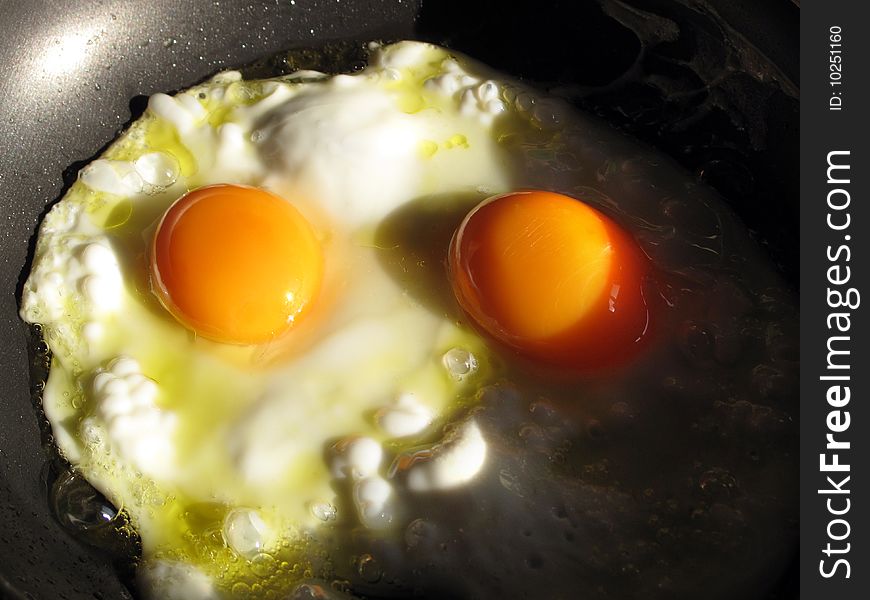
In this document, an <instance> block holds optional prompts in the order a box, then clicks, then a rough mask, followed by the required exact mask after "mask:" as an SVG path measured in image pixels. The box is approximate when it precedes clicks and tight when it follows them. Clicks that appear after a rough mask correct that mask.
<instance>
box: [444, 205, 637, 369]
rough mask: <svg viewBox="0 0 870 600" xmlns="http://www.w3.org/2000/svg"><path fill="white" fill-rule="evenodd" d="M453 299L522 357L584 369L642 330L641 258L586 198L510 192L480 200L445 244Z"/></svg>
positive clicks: (613, 357) (632, 348)
mask: <svg viewBox="0 0 870 600" xmlns="http://www.w3.org/2000/svg"><path fill="white" fill-rule="evenodd" d="M448 263H449V264H448V266H449V270H450V276H451V280H452V285H453V289H454V292H455V294H456V297H457V299H458V301H459V304H460V305H461V306H462V308H463V310H465V311H466V312H467V313H468V314H469V315H470V316H471V318H472V319H473V320H474V321H475V322H476V323H477V324H478V325H479V326H480V327H481V328H482V329H484V330H485V331H486V332H487V333H488V334H489V335H491V336H492V337H494V338H496V339H497V340H499V341H501V342H503V343H504V344H507V345H508V346H510V347H512V348H514V349H515V350H517V351H519V352H520V353H521V354H524V355H526V356H529V357H532V358H535V359H538V360H542V361H544V362H547V363H550V364H555V365H559V366H564V367H568V368H574V369H577V370H585V369H588V368H597V367H607V366H613V365H616V364H619V363H621V362H623V361H625V360H626V359H628V358H630V357H631V356H633V355H634V354H635V352H636V351H637V349H638V348H639V346H640V343H641V341H642V340H643V339H644V337H645V336H646V334H647V331H648V326H649V314H648V312H649V311H648V308H647V303H646V300H645V298H644V295H643V289H642V285H643V279H644V277H645V275H646V270H647V259H646V257H645V256H644V255H643V253H642V252H641V251H640V248H639V247H638V246H637V244H636V243H635V241H634V240H633V239H632V238H631V237H630V236H629V235H628V234H627V233H626V232H625V231H623V230H622V229H621V228H620V226H619V225H617V224H616V223H615V222H613V221H612V220H611V219H609V218H608V217H606V216H605V215H603V214H602V213H600V212H599V211H597V210H595V209H594V208H592V207H591V206H589V205H587V204H584V203H583V202H581V201H579V200H576V199H574V198H571V197H568V196H564V195H562V194H557V193H552V192H542V191H529V192H515V193H510V194H505V195H503V196H497V197H495V198H491V199H489V200H486V201H484V202H482V203H481V204H479V205H478V206H477V207H476V208H475V209H473V210H472V211H471V212H470V213H469V214H468V215H467V216H466V217H465V219H464V220H463V222H462V224H461V225H460V226H459V228H458V229H457V230H456V233H455V234H454V236H453V240H452V242H451V245H450V254H449V259H448Z"/></svg>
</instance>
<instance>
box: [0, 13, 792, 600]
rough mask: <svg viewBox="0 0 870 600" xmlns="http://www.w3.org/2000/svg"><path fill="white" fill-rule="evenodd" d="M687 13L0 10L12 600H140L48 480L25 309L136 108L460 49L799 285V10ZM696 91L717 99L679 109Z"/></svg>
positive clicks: (2, 555)
mask: <svg viewBox="0 0 870 600" xmlns="http://www.w3.org/2000/svg"><path fill="white" fill-rule="evenodd" d="M685 4H689V3H688V2H686V3H685ZM691 4H692V6H693V7H694V8H691V9H690V8H687V7H686V6H684V5H683V3H680V2H677V1H673V0H660V1H653V2H639V1H629V2H628V3H620V2H616V1H614V0H602V3H601V5H599V3H598V2H585V3H584V2H574V1H573V0H566V1H563V2H559V1H554V2H551V3H548V4H546V5H541V4H540V3H536V4H534V5H532V4H531V3H530V4H528V8H527V9H525V10H519V9H516V8H513V7H512V5H510V4H509V3H504V2H486V1H474V0H465V1H455V0H449V1H445V2H435V1H434V0H433V1H424V2H422V6H421V2H420V1H419V0H404V1H403V0H359V1H353V0H340V1H339V0H295V1H293V0H274V1H262V2H248V1H246V0H214V1H213V0H187V1H184V2H178V1H167V0H152V1H151V2H135V1H133V0H68V1H66V2H63V3H58V2H47V1H45V0H34V1H31V2H14V1H12V0H0V65H2V67H3V68H2V71H0V144H2V148H3V150H2V153H0V212H2V215H3V216H2V221H0V222H2V223H3V230H2V231H3V233H2V239H0V244H2V264H0V277H2V281H0V290H3V292H2V294H0V310H2V319H0V327H2V329H0V336H2V342H3V348H4V351H3V354H2V364H0V377H2V381H0V390H2V393H0V597H10V598H39V599H42V598H69V599H84V598H88V599H93V598H103V599H111V598H127V597H130V593H129V592H128V591H127V590H126V588H124V586H123V585H122V584H121V583H120V582H119V580H118V578H117V576H116V574H115V571H114V570H113V568H112V566H111V565H110V562H109V561H108V560H107V558H106V557H105V555H104V554H103V553H101V552H100V551H98V550H96V549H94V548H91V547H89V546H87V545H84V544H82V543H80V542H78V541H76V540H75V539H74V538H73V537H71V536H70V535H68V533H67V532H66V531H65V530H64V529H63V528H62V527H61V526H60V524H59V523H58V522H57V520H56V519H54V518H53V517H52V514H51V512H50V510H49V504H48V500H47V489H46V488H47V485H48V484H47V480H48V479H49V478H51V477H52V475H51V474H50V473H48V470H49V469H48V467H47V466H46V460H47V457H48V453H47V452H46V450H45V448H44V447H43V445H42V441H41V440H42V438H43V437H44V434H45V432H44V431H42V432H41V430H40V423H39V420H38V418H37V413H36V411H35V409H34V406H33V405H32V402H31V395H30V391H29V387H30V386H29V377H28V353H27V340H28V330H27V328H26V327H25V325H24V324H23V323H22V322H21V321H20V320H19V319H18V317H17V310H18V301H19V291H20V286H21V282H22V281H23V278H24V276H25V274H26V269H25V266H26V265H27V264H28V260H29V258H28V257H29V254H28V252H29V249H32V243H33V235H34V232H35V230H36V227H37V223H38V221H39V218H40V216H41V215H42V214H43V213H44V212H45V210H46V207H47V206H48V205H50V203H51V202H52V201H54V200H56V199H57V198H58V197H59V196H60V195H61V193H62V191H63V190H64V189H65V187H66V186H68V185H69V183H70V182H71V181H72V180H73V179H74V178H75V174H76V171H77V169H78V167H79V166H80V165H81V162H82V161H85V160H87V159H89V158H90V157H92V156H94V155H95V154H96V153H97V152H98V151H99V149H100V148H101V147H103V146H104V145H105V144H106V143H107V142H109V141H110V140H111V139H112V138H113V137H114V136H115V135H116V133H117V132H118V131H119V130H120V129H121V128H122V127H123V126H124V124H125V123H127V122H128V121H129V120H130V118H131V113H132V115H133V116H136V115H137V114H138V113H139V112H141V110H142V106H143V102H142V97H143V96H145V95H148V94H152V93H154V92H158V91H167V90H175V89H179V88H182V87H186V86H188V85H190V84H193V83H195V82H197V81H199V80H201V79H203V78H204V77H206V76H208V75H210V74H212V73H214V72H215V71H217V70H220V69H222V68H228V67H238V66H241V65H245V64H248V63H251V62H252V61H255V60H256V59H258V58H262V57H263V56H266V55H270V54H273V53H276V52H278V51H280V50H282V49H286V48H289V47H300V46H311V45H319V44H322V43H323V42H325V41H327V40H335V39H349V38H350V39H358V40H368V39H375V38H380V39H398V38H404V37H418V38H424V39H430V40H432V41H437V42H440V43H446V44H447V45H450V46H453V47H455V48H457V49H459V50H462V51H464V52H467V53H469V54H471V55H472V56H475V57H477V58H479V59H481V60H483V61H484V62H488V63H490V64H491V65H493V66H495V67H497V68H499V69H502V70H504V71H506V72H509V73H513V74H516V75H520V76H523V77H526V78H528V79H531V80H534V81H538V82H541V83H544V84H548V85H551V84H556V86H557V87H558V88H560V89H561V91H562V93H564V94H565V95H567V96H569V97H571V98H572V99H573V100H575V101H576V102H577V103H578V104H580V105H582V106H583V107H585V108H587V109H590V110H592V111H594V112H598V113H600V114H602V115H603V116H605V117H606V118H608V119H610V120H612V121H614V122H615V123H616V124H617V125H619V126H621V127H623V128H625V129H627V130H628V131H629V132H631V133H632V134H634V135H637V136H639V137H641V138H644V139H646V140H647V141H649V142H652V143H653V144H655V145H658V146H659V147H660V148H661V149H663V150H664V151H666V152H668V153H670V154H671V155H673V156H675V157H676V158H677V159H678V160H679V161H681V162H682V163H683V164H684V165H685V166H686V167H688V168H689V169H690V170H693V171H695V172H696V173H698V175H699V176H700V177H702V178H704V179H705V180H707V181H708V182H709V183H710V184H712V185H713V186H715V187H717V188H718V189H719V190H720V191H721V192H722V193H723V194H724V195H725V196H726V197H727V198H729V200H731V201H732V203H733V205H734V207H735V208H736V209H737V211H738V212H739V213H740V214H741V216H742V217H743V218H744V220H745V221H747V223H748V224H749V225H750V227H751V228H753V229H754V230H756V231H758V232H759V239H760V241H761V242H762V243H763V244H765V245H766V246H767V248H768V251H769V252H770V253H771V255H772V256H773V258H774V259H775V260H776V261H777V263H778V265H779V266H780V269H781V270H782V272H783V273H784V274H785V275H786V277H787V278H789V279H790V280H791V281H792V282H793V283H794V284H795V287H796V284H797V281H796V273H797V239H796V236H795V235H794V234H792V233H791V232H792V231H796V230H797V227H796V225H797V209H798V201H797V198H798V195H797V182H798V178H797V172H796V169H797V167H796V165H797V152H798V143H797V142H798V132H797V87H796V84H797V81H796V77H797V68H798V62H797V58H798V51H797V25H798V12H799V10H798V8H797V6H795V4H793V3H791V2H789V1H788V0H768V1H766V2H757V1H756V2H748V1H747V2H727V1H724V0H722V1H716V2H709V3H708V5H710V6H715V7H716V8H715V10H714V9H712V8H709V7H705V6H704V5H703V4H699V3H691ZM629 5H637V6H639V7H642V8H643V9H645V10H646V11H648V12H638V11H637V10H634V9H633V8H631V6H629ZM518 10H519V12H518ZM668 22H670V23H676V24H677V25H678V29H677V34H676V35H674V32H673V30H672V29H669V25H668ZM735 56H736V57H743V59H745V60H741V59H739V58H738V60H736V62H733V64H729V65H727V66H728V69H730V70H733V71H735V72H736V73H737V76H735V77H733V78H732V79H731V81H730V82H729V85H728V86H727V89H724V87H723V88H722V89H716V86H715V82H714V81H712V80H713V79H714V76H715V75H716V71H717V61H725V60H728V61H734V57H735ZM721 66H722V65H719V67H721ZM651 75H659V76H660V77H658V78H657V79H655V81H656V82H657V83H655V84H652V83H651V82H652V81H653V79H652V78H651V77H650V76H651ZM708 79H710V80H709V81H708ZM669 82H670V83H669ZM711 82H712V83H713V87H710V84H711ZM686 86H688V89H689V90H690V91H691V90H693V89H694V90H695V92H698V90H702V89H707V88H709V89H708V91H707V92H703V91H702V92H700V93H694V94H688V96H687V95H686V94H680V93H678V92H679V90H680V89H683V90H685V89H686ZM705 86H706V87H705ZM711 90H712V91H711ZM683 122H685V123H690V124H691V125H690V126H688V127H679V126H678V125H679V124H680V123H683ZM43 441H44V440H43ZM794 579H795V576H794V573H786V574H784V575H783V579H782V582H783V583H782V584H781V585H779V586H778V587H776V589H774V591H773V592H772V594H773V596H772V597H776V598H785V597H792V595H793V594H794V595H795V596H796V593H795V587H794V586H795V585H796V584H794V583H793V581H794Z"/></svg>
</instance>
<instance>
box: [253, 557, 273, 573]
mask: <svg viewBox="0 0 870 600" xmlns="http://www.w3.org/2000/svg"><path fill="white" fill-rule="evenodd" d="M275 571H276V561H275V559H274V558H273V557H272V555H271V554H267V553H265V552H264V553H262V554H258V555H257V556H255V557H254V558H253V560H251V572H253V573H254V575H257V576H258V577H267V576H269V575H271V574H272V573H274V572H275Z"/></svg>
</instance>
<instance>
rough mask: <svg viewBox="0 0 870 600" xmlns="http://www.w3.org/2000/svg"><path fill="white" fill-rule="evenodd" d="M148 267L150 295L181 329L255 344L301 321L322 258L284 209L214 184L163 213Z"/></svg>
mask: <svg viewBox="0 0 870 600" xmlns="http://www.w3.org/2000/svg"><path fill="white" fill-rule="evenodd" d="M150 267H151V278H152V287H153V289H154V292H155V294H157V296H158V297H159V298H160V301H161V302H162V303H163V305H164V306H165V307H166V308H167V309H168V310H169V312H171V313H172V314H173V316H175V318H176V319H178V320H179V321H180V322H181V323H182V324H183V325H185V326H186V327H188V328H190V329H192V330H194V331H195V332H196V333H197V334H198V335H202V336H203V337H207V338H209V339H212V340H215V341H219V342H225V343H231V344H256V343H261V342H265V341H268V340H270V339H273V338H275V337H276V336H278V335H280V334H281V333H283V332H284V331H286V330H287V329H288V328H290V327H291V326H292V325H293V324H294V323H295V322H297V321H298V320H299V319H300V317H302V316H303V315H304V314H305V312H306V311H307V309H308V308H309V307H310V304H311V302H312V301H313V300H314V298H315V296H316V295H317V293H318V290H319V289H320V284H321V280H322V277H323V255H322V251H321V248H320V243H319V242H318V240H317V237H316V236H315V233H314V230H313V229H312V227H311V225H310V224H309V223H308V221H306V220H305V218H304V217H303V216H302V215H301V214H300V213H299V211H298V210H296V209H295V208H294V207H293V205H291V204H290V203H289V202H287V201H286V200H284V199H282V198H279V197H277V196H275V195H273V194H270V193H269V192H266V191H264V190H261V189H258V188H253V187H248V186H241V185H229V184H222V185H212V186H206V187H202V188H198V189H195V190H193V191H191V192H189V193H187V194H186V195H184V196H182V197H181V198H179V199H178V201H176V202H175V204H173V205H172V206H171V207H170V208H169V210H167V211H166V213H165V214H164V215H163V219H162V220H161V222H160V225H159V226H158V228H157V232H156V234H155V237H154V244H153V246H152V251H151V265H150Z"/></svg>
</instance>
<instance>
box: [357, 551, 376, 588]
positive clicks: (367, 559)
mask: <svg viewBox="0 0 870 600" xmlns="http://www.w3.org/2000/svg"><path fill="white" fill-rule="evenodd" d="M357 573H359V576H360V577H362V579H363V581H365V582H367V583H376V582H377V581H379V580H380V579H381V567H380V565H378V561H377V560H375V557H374V556H372V555H371V554H363V555H362V556H360V557H359V560H358V561H357Z"/></svg>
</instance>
